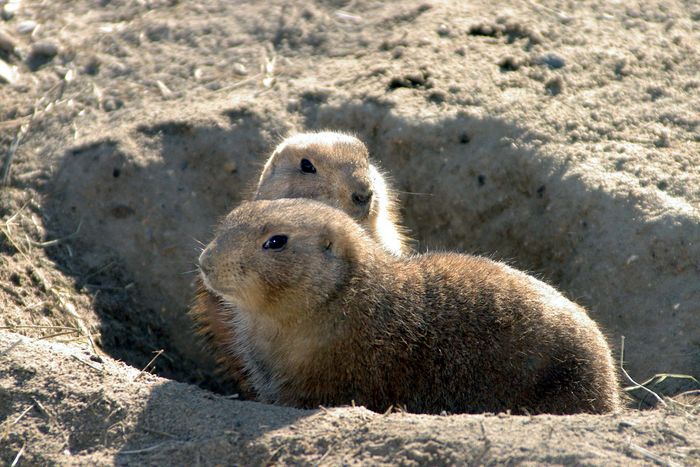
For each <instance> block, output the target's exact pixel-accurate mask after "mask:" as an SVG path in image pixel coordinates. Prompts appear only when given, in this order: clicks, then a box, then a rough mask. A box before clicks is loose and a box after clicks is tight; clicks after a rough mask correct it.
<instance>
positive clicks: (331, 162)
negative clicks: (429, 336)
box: [190, 131, 410, 389]
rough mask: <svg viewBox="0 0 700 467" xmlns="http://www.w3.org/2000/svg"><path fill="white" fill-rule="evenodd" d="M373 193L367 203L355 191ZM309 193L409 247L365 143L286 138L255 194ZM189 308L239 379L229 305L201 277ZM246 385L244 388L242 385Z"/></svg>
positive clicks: (379, 236) (328, 137) (397, 248)
mask: <svg viewBox="0 0 700 467" xmlns="http://www.w3.org/2000/svg"><path fill="white" fill-rule="evenodd" d="M301 159H308V160H310V161H311V162H312V163H313V165H314V167H315V168H316V173H314V174H305V173H303V172H301V170H300V161H301ZM354 193H359V194H362V195H369V194H370V193H371V196H370V201H369V202H368V203H366V204H363V205H358V204H357V203H355V202H353V199H352V195H353V194H354ZM278 198H311V199H316V200H318V201H321V202H324V203H326V204H328V205H331V206H334V207H337V208H339V209H341V210H343V211H345V212H346V213H348V215H350V216H351V217H353V218H354V219H355V220H356V221H357V222H359V223H360V224H361V225H362V226H363V227H364V228H365V229H366V230H367V232H369V233H370V234H371V235H372V236H373V237H374V238H375V239H376V240H377V241H378V242H379V243H381V244H382V245H383V246H384V248H385V249H386V250H387V251H389V252H391V253H392V254H395V255H401V254H406V253H408V252H410V248H409V247H408V245H407V241H408V238H407V237H406V236H405V235H404V234H403V231H404V229H403V228H402V227H401V226H400V225H399V217H400V216H399V209H398V204H397V198H396V196H395V194H394V192H393V190H392V189H391V188H390V187H389V185H388V184H387V182H386V180H385V177H384V176H383V175H382V174H381V172H380V171H379V170H378V169H377V168H376V167H375V166H374V165H373V164H372V163H371V162H370V160H369V153H368V151H367V148H366V147H365V145H364V144H363V143H362V142H361V141H360V140H358V139H357V138H355V137H353V136H350V135H346V134H343V133H338V132H330V131H325V132H319V133H300V134H296V135H293V136H290V137H288V138H286V139H285V140H284V141H282V142H281V143H280V144H279V145H278V146H277V148H276V149H275V151H274V152H273V153H272V155H271V156H270V157H269V159H268V160H267V162H266V163H265V166H264V168H263V171H262V173H261V175H260V179H259V181H258V185H257V188H256V191H255V195H254V199H278ZM196 287H197V291H196V294H195V297H194V300H193V303H192V306H191V308H190V315H191V316H192V318H193V319H194V321H195V324H196V326H197V330H198V332H199V333H200V334H201V335H203V336H204V337H205V338H206V340H207V342H208V347H209V348H210V349H211V350H212V351H213V354H214V357H215V359H216V360H217V362H218V363H219V369H220V370H221V373H222V374H223V376H224V377H225V378H227V379H231V380H233V381H238V382H241V378H240V375H239V373H240V368H239V366H240V365H238V364H237V363H236V357H235V355H233V354H232V353H231V352H230V351H229V349H230V348H231V347H232V346H233V345H234V344H233V341H234V339H235V336H234V335H233V333H232V327H231V322H230V320H231V313H232V311H231V310H230V306H225V305H223V304H222V302H221V299H220V298H219V297H217V296H216V295H215V294H214V293H213V292H212V291H210V290H208V289H207V288H206V287H205V286H204V284H203V283H202V281H201V279H199V280H197V283H196ZM243 389H244V388H243Z"/></svg>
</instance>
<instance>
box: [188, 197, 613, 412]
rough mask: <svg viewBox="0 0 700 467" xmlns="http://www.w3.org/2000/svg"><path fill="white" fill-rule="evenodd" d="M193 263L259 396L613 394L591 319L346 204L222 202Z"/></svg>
mask: <svg viewBox="0 0 700 467" xmlns="http://www.w3.org/2000/svg"><path fill="white" fill-rule="evenodd" d="M199 265H200V270H201V273H202V279H203V282H204V284H205V285H206V287H207V288H208V289H209V290H212V291H214V292H215V293H216V294H217V295H218V296H220V297H221V298H222V300H223V302H224V303H227V304H230V305H232V310H235V312H234V314H233V316H232V320H231V322H230V323H229V324H230V326H231V327H232V332H233V333H234V334H235V339H234V340H233V342H232V343H231V345H232V348H231V349H230V350H231V351H232V352H233V354H234V355H235V356H236V358H237V359H239V361H240V362H241V363H242V365H243V368H244V371H243V373H244V375H245V377H246V379H247V381H248V382H249V383H250V384H251V386H252V387H253V389H254V391H255V393H256V394H257V397H258V398H259V399H260V400H261V401H265V402H271V403H277V404H284V405H292V406H297V407H317V406H318V405H342V404H350V403H352V402H353V401H354V402H355V403H357V404H362V405H365V406H366V407H368V408H369V409H371V410H375V411H384V410H386V409H387V408H389V407H390V406H391V405H394V406H401V407H405V408H406V409H407V410H408V411H410V412H417V413H440V412H441V411H443V410H445V411H448V412H451V413H459V412H503V411H508V410H510V411H512V412H514V413H533V414H534V413H557V414H564V413H577V412H591V413H603V412H609V411H612V410H615V409H617V408H618V407H619V394H618V384H617V380H616V376H615V371H614V368H613V363H612V359H611V355H610V349H609V347H608V345H607V343H606V341H605V339H604V338H603V336H602V334H601V333H600V331H599V330H598V327H597V326H596V324H595V323H594V322H593V321H592V320H591V319H590V318H589V317H588V316H587V314H586V312H585V311H584V310H583V309H582V308H581V307H579V306H578V305H576V304H574V303H572V302H570V301H569V300H567V299H566V298H564V297H563V296H562V295H561V294H559V293H558V292H557V291H556V290H554V289H553V288H552V287H550V286H548V285H546V284H544V283H543V282H540V281H538V280H536V279H534V278H532V277H530V276H528V275H527V274H524V273H522V272H519V271H517V270H515V269H512V268H510V267H508V266H506V265H504V264H502V263H498V262H495V261H491V260H489V259H486V258H481V257H476V256H468V255H462V254H455V253H433V254H423V255H416V256H411V257H397V256H394V255H391V254H389V253H387V251H386V250H385V249H383V248H382V247H381V246H380V245H379V244H377V242H375V241H374V240H373V239H372V238H371V237H370V236H369V235H368V233H367V231H366V230H365V229H363V228H361V227H360V226H359V225H358V224H357V223H355V222H354V221H353V220H352V219H351V218H350V217H349V216H348V215H347V214H345V213H344V212H342V211H340V210H337V209H334V208H332V207H330V206H328V205H326V204H323V203H319V202H315V201H312V200H306V199H281V200H274V201H253V202H247V203H244V204H242V205H241V206H239V207H238V208H236V209H235V210H233V211H232V212H231V213H230V214H229V215H228V216H227V217H226V219H225V220H224V221H223V223H222V224H221V225H220V227H219V228H218V230H217V231H216V236H215V238H214V240H213V241H212V242H211V243H210V244H209V245H208V246H207V248H206V249H205V250H204V251H203V252H202V254H201V256H200V258H199Z"/></svg>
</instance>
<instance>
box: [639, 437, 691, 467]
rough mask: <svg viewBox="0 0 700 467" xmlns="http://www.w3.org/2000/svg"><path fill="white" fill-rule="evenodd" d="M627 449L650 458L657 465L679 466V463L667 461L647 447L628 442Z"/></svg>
mask: <svg viewBox="0 0 700 467" xmlns="http://www.w3.org/2000/svg"><path fill="white" fill-rule="evenodd" d="M629 450H630V451H632V452H634V453H636V454H639V455H640V456H642V457H644V458H646V459H650V460H652V461H654V462H655V463H657V464H659V465H664V466H667V467H681V466H680V464H676V463H675V462H671V461H667V460H665V459H664V458H663V457H661V456H659V455H656V454H654V453H653V452H651V451H649V450H648V449H644V448H643V447H641V446H637V445H636V444H634V443H630V445H629Z"/></svg>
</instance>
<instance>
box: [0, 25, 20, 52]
mask: <svg viewBox="0 0 700 467" xmlns="http://www.w3.org/2000/svg"><path fill="white" fill-rule="evenodd" d="M16 47H17V42H15V40H14V38H13V37H12V36H10V35H9V34H8V33H7V32H5V31H4V30H2V29H0V50H2V51H3V52H6V53H8V54H16V53H17V52H16V50H15V49H16Z"/></svg>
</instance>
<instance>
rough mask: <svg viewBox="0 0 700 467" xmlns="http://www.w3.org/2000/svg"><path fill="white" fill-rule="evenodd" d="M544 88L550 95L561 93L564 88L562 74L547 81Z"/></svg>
mask: <svg viewBox="0 0 700 467" xmlns="http://www.w3.org/2000/svg"><path fill="white" fill-rule="evenodd" d="M544 90H545V91H546V92H547V94H549V95H550V96H556V95H559V94H561V93H562V91H563V90H564V80H563V79H561V76H557V77H555V78H552V79H550V80H549V81H547V82H546V83H545V85H544Z"/></svg>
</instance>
